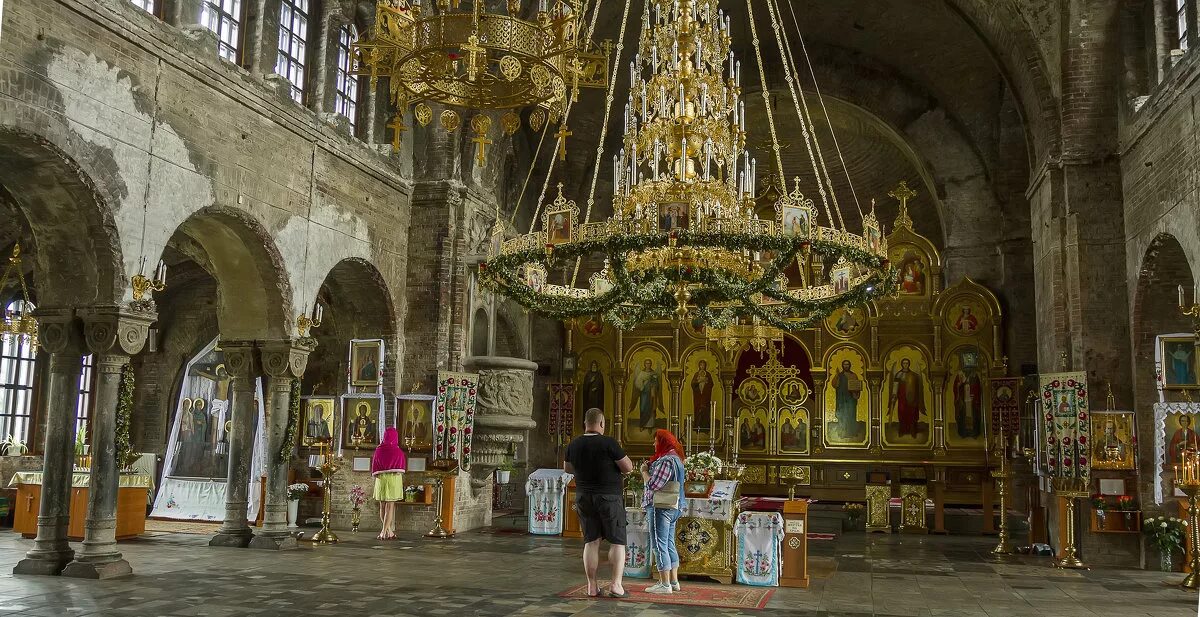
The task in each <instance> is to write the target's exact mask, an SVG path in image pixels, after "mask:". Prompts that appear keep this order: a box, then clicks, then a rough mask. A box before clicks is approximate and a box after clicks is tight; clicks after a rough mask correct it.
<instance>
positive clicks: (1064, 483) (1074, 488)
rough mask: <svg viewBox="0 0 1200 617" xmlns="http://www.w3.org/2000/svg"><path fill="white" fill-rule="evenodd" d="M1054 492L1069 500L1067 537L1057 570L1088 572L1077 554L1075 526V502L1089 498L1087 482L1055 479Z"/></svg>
mask: <svg viewBox="0 0 1200 617" xmlns="http://www.w3.org/2000/svg"><path fill="white" fill-rule="evenodd" d="M1054 492H1055V493H1056V494H1058V496H1060V497H1062V498H1064V499H1066V500H1067V511H1066V513H1065V516H1066V517H1067V537H1066V539H1065V540H1063V542H1064V546H1063V556H1062V558H1061V559H1059V560H1058V561H1055V562H1054V566H1055V567H1056V568H1070V569H1073V570H1087V569H1088V567H1087V566H1085V565H1083V562H1082V561H1080V559H1079V557H1078V556H1077V554H1076V549H1075V537H1076V535H1078V530H1077V528H1076V525H1075V500H1076V499H1081V498H1084V497H1087V496H1088V492H1087V480H1084V479H1083V478H1054Z"/></svg>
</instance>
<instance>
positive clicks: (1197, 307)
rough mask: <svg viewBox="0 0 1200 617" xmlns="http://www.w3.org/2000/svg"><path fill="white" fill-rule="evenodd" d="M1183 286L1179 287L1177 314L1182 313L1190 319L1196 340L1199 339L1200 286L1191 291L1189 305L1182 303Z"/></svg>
mask: <svg viewBox="0 0 1200 617" xmlns="http://www.w3.org/2000/svg"><path fill="white" fill-rule="evenodd" d="M1183 296H1184V293H1183V285H1180V286H1179V312H1181V313H1183V315H1184V317H1191V318H1192V331H1193V332H1195V333H1196V338H1197V339H1200V302H1197V300H1200V286H1197V287H1196V289H1195V290H1193V291H1192V301H1191V303H1190V304H1189V303H1187V302H1184V299H1183Z"/></svg>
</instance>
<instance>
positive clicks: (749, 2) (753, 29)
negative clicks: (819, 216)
mask: <svg viewBox="0 0 1200 617" xmlns="http://www.w3.org/2000/svg"><path fill="white" fill-rule="evenodd" d="M767 6H768V8H769V7H770V0H767ZM746 10H747V12H748V13H749V18H750V33H751V34H752V35H753V37H754V55H755V58H756V59H757V60H758V74H759V77H760V78H761V79H762V88H763V100H764V101H766V105H767V120H769V123H770V126H771V144H772V145H773V146H774V148H775V161H776V162H777V163H778V164H779V178H780V180H781V181H782V182H783V189H784V190H783V192H784V194H785V195H787V193H788V191H787V176H786V175H785V174H784V172H783V158H782V157H781V156H780V155H779V136H778V135H777V134H776V133H775V116H774V114H773V113H772V112H771V101H770V99H769V98H768V95H767V75H766V73H765V72H764V71H763V61H762V48H761V45H760V43H759V40H758V27H757V26H756V25H755V24H754V0H746ZM772 21H774V20H772ZM775 34H776V36H778V35H779V31H778V30H776V31H775ZM785 64H786V63H785ZM788 85H789V90H790V86H791V83H790V82H789V84H788ZM792 98H793V100H794V99H795V92H794V91H793V92H792ZM796 111H797V113H799V111H800V110H799V107H797V109H796ZM799 120H800V132H801V134H802V135H803V136H804V147H805V148H806V149H807V150H808V158H809V159H810V160H811V161H812V165H813V174H815V175H816V177H817V189H818V190H819V192H820V194H821V205H822V206H825V216H827V217H828V218H829V225H830V226H834V225H836V224H837V219H835V218H833V212H831V211H830V209H829V197H828V196H827V195H826V194H825V185H824V184H822V183H821V172H820V171H818V169H817V157H816V156H814V155H813V148H812V142H811V141H810V139H809V135H808V125H807V124H806V123H805V122H804V116H803V115H800V117H799Z"/></svg>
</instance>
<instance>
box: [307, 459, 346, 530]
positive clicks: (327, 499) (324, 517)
mask: <svg viewBox="0 0 1200 617" xmlns="http://www.w3.org/2000/svg"><path fill="white" fill-rule="evenodd" d="M321 449H322V450H324V452H323V454H324V460H323V461H322V462H321V466H320V467H319V468H318V469H320V470H321V477H322V478H324V481H323V482H322V483H321V484H322V486H321V489H322V490H321V492H322V493H324V499H323V503H322V506H321V530H320V531H318V532H317V533H315V534H313V536H312V537H311V538H309V540H310V541H311V542H313V543H316V544H336V543H337V541H338V537H337V534H335V533H333V529H332V527H331V526H330V524H329V519H330V509H331V508H332V506H333V476H334V474H336V473H337V471H338V469H340V468H341V460H340V459H338V458H337V457H335V456H334V455H333V453H332V452H330V451H329V450H328V449H326V446H324V445H322V447H321Z"/></svg>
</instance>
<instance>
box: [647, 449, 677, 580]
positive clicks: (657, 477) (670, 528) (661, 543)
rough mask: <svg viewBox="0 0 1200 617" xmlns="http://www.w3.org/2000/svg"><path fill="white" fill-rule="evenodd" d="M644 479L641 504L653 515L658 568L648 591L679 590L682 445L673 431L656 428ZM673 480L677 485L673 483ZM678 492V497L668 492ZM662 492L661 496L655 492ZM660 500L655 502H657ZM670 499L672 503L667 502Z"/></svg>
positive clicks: (655, 562) (652, 535) (655, 559)
mask: <svg viewBox="0 0 1200 617" xmlns="http://www.w3.org/2000/svg"><path fill="white" fill-rule="evenodd" d="M641 472H642V480H644V481H645V483H646V492H645V494H644V495H643V496H642V506H643V507H645V508H646V514H647V516H648V517H649V518H650V538H651V544H652V545H653V546H654V565H655V567H657V568H658V583H657V584H655V585H651V586H650V587H648V588H647V589H646V593H661V594H669V593H674V592H676V591H679V551H678V549H676V548H675V524H676V523H678V522H679V517H680V516H681V515H682V514H683V511H682V510H681V508H682V507H683V481H684V474H685V472H684V469H683V446H681V445H679V440H678V439H676V438H675V435H672V434H671V431H667V430H663V429H658V430H657V431H654V456H652V457H650V460H648V461H646V462H644V463H642V468H641ZM672 482H674V483H675V484H674V485H671V483H672ZM675 487H678V488H677V489H676V490H678V491H679V494H678V496H677V497H676V498H675V499H670V497H671V496H670V495H664V494H663V493H664V492H666V491H671V492H674V490H673V489H675ZM656 492H659V495H658V499H655V493H656ZM656 501H657V502H658V503H655V502H656ZM667 501H670V502H671V504H670V505H668V504H667V503H665V502H667Z"/></svg>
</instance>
